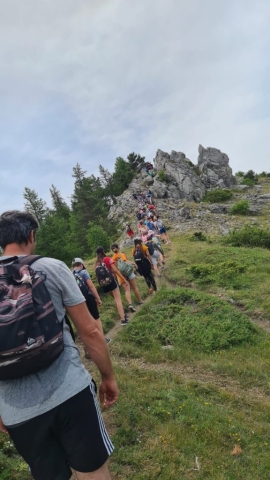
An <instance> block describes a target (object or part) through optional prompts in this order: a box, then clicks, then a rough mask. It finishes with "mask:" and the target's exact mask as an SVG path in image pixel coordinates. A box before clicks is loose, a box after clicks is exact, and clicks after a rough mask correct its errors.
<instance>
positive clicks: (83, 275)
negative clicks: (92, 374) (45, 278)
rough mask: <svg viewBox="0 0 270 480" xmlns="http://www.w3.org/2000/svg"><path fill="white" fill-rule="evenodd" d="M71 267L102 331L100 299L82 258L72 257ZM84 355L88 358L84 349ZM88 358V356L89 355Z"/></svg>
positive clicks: (107, 339)
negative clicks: (99, 308)
mask: <svg viewBox="0 0 270 480" xmlns="http://www.w3.org/2000/svg"><path fill="white" fill-rule="evenodd" d="M72 267H73V275H74V277H75V279H76V281H77V284H78V285H79V287H80V290H81V292H82V294H83V295H84V297H85V301H86V305H87V308H88V310H89V312H90V313H91V315H92V317H94V319H95V320H96V322H97V326H98V328H99V330H100V331H101V332H102V333H103V328H102V323H101V320H100V316H99V311H98V306H99V307H101V305H102V301H101V300H100V296H99V294H98V291H97V289H96V287H95V285H94V284H93V282H92V280H91V277H90V275H89V273H88V271H87V270H86V268H85V266H84V263H83V260H82V259H81V258H79V257H76V258H73V260H72ZM110 341H111V339H110V338H106V342H107V343H110ZM85 356H86V358H88V354H87V352H86V351H85ZM89 358H90V357H89Z"/></svg>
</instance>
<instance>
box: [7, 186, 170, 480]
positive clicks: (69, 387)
mask: <svg viewBox="0 0 270 480" xmlns="http://www.w3.org/2000/svg"><path fill="white" fill-rule="evenodd" d="M135 197H137V198H135ZM133 198H134V201H136V202H137V203H138V205H137V208H136V221H138V222H139V223H138V226H137V232H136V236H135V235H134V231H133V230H132V234H131V235H130V234H129V237H130V238H132V239H133V242H134V246H133V248H132V252H131V253H132V257H133V258H132V260H129V259H128V258H127V256H126V255H125V254H124V253H123V252H121V250H120V248H119V245H118V244H117V243H113V244H112V245H111V252H112V255H111V256H109V255H108V254H107V253H106V252H105V250H104V248H103V247H102V246H98V247H97V248H96V261H95V275H96V279H97V282H98V284H99V286H100V287H101V289H102V291H103V292H104V293H105V294H107V293H108V294H109V295H111V296H112V297H113V299H114V302H115V305H116V308H117V311H118V314H119V316H120V320H121V325H123V326H124V325H126V324H127V323H128V321H129V320H128V315H127V313H125V310H124V307H123V303H122V299H121V295H120V288H122V289H123V290H124V293H125V298H126V301H127V304H128V310H129V311H130V312H135V308H134V306H133V304H132V299H131V290H132V291H133V292H134V295H135V297H136V300H137V303H138V305H142V304H143V300H142V296H141V293H140V290H139V288H138V286H137V282H136V280H137V278H136V277H137V274H139V275H141V276H142V277H144V279H145V281H146V284H147V286H148V290H149V294H153V293H154V292H155V291H156V290H157V286H156V281H155V275H157V276H160V271H161V270H162V269H164V268H165V262H164V251H163V249H162V247H161V240H163V241H165V242H166V243H170V240H169V238H168V236H167V232H166V228H165V227H164V225H163V222H162V221H161V219H160V218H159V216H158V215H157V212H156V209H155V206H154V204H153V202H152V198H151V192H150V191H148V192H147V193H146V194H138V195H137V194H136V193H134V194H133ZM146 199H147V200H146ZM129 227H130V226H129ZM38 228H39V224H38V221H37V219H36V217H35V216H34V215H33V214H32V213H29V212H20V211H7V212H5V213H3V214H2V215H1V216H0V247H1V248H2V250H3V256H2V257H1V258H0V430H1V431H2V432H4V433H6V434H9V436H10V437H11V439H12V441H13V442H14V445H15V446H16V448H17V450H18V452H19V453H20V454H21V455H22V457H23V458H24V459H25V461H26V462H27V464H28V465H29V469H30V471H31V474H32V476H33V478H34V479H35V480H48V479H55V480H56V479H57V480H68V479H69V478H70V477H71V475H72V470H74V471H75V472H76V475H77V478H78V480H110V478H111V476H110V473H109V469H108V466H107V459H108V457H109V455H110V454H111V453H112V451H113V445H112V443H111V440H110V438H109V436H108V433H107V431H106V428H105V425H104V423H103V420H102V416H101V412H100V408H99V405H98V401H97V397H96V393H97V388H96V385H95V382H94V381H93V379H92V376H91V375H90V373H89V372H88V371H87V370H86V368H85V367H84V365H83V364H82V362H81V359H80V353H79V350H78V348H77V347H76V345H75V342H74V340H75V338H74V334H73V331H72V324H73V326H75V328H76V330H77V334H78V336H79V337H80V338H81V341H82V342H83V344H84V346H85V352H86V354H87V355H88V356H89V357H90V358H91V359H92V360H93V361H94V362H95V364H96V365H97V367H98V369H99V371H100V375H101V383H100V386H99V390H98V395H99V400H100V402H101V403H102V404H103V408H108V407H110V406H111V405H113V404H114V403H115V402H116V400H117V398H118V387H117V384H116V381H115V377H114V372H113V369H112V364H111V360H110V355H109V351H108V347H107V344H108V343H109V342H110V339H109V338H105V336H104V333H103V328H102V323H101V320H100V315H99V307H100V306H101V305H102V300H101V298H100V295H99V290H100V289H99V288H96V287H95V285H94V283H93V281H92V279H91V276H90V274H89V272H88V271H87V269H86V268H85V264H84V261H83V259H82V258H79V257H75V258H74V259H73V260H72V272H71V271H70V270H69V268H68V267H67V266H66V265H65V264H64V263H63V262H61V261H59V260H56V259H53V258H47V257H40V256H38V255H34V251H35V247H36V232H37V230H38ZM77 287H79V288H77ZM70 320H71V321H72V322H71V321H70ZM71 469H72V470H71Z"/></svg>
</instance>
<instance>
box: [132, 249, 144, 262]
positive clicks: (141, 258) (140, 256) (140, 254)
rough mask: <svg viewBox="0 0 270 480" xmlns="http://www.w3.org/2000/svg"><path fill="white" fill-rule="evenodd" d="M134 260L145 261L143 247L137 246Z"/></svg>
mask: <svg viewBox="0 0 270 480" xmlns="http://www.w3.org/2000/svg"><path fill="white" fill-rule="evenodd" d="M133 257H134V261H135V262H136V263H137V262H143V261H144V258H145V257H144V254H143V251H142V249H141V248H136V249H135V251H134V254H133Z"/></svg>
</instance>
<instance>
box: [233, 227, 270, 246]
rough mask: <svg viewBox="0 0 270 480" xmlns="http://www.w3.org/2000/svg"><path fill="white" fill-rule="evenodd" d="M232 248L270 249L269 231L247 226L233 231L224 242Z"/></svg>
mask: <svg viewBox="0 0 270 480" xmlns="http://www.w3.org/2000/svg"><path fill="white" fill-rule="evenodd" d="M223 241H224V243H226V244H228V245H232V246H233V247H261V248H269V249H270V231H269V230H263V229H262V228H258V227H256V226H253V227H252V226H250V225H247V226H245V227H243V228H240V229H239V230H236V229H235V230H233V231H232V232H231V233H230V234H229V235H228V236H227V237H226V238H225V239H224V240H223Z"/></svg>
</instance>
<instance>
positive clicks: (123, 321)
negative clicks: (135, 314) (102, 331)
mask: <svg viewBox="0 0 270 480" xmlns="http://www.w3.org/2000/svg"><path fill="white" fill-rule="evenodd" d="M128 323H129V320H128V319H127V318H125V320H121V325H122V327H124V326H125V325H127V324H128Z"/></svg>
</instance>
